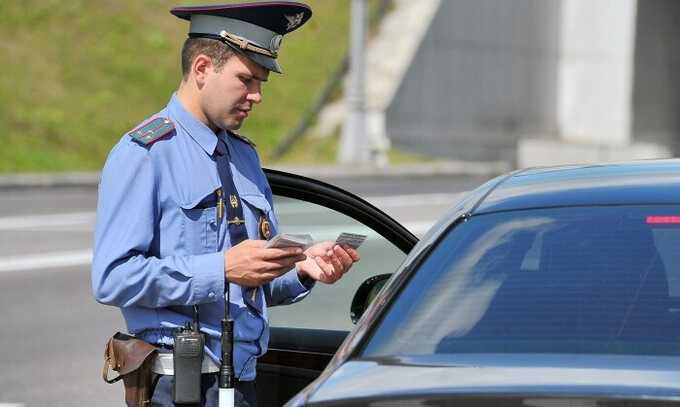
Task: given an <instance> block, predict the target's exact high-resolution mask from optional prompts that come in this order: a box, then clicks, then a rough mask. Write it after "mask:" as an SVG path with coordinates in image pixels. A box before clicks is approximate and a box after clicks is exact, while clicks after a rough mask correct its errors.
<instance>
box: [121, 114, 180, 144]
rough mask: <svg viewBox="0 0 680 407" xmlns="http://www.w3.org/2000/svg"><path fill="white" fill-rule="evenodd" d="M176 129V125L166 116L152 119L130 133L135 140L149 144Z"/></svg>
mask: <svg viewBox="0 0 680 407" xmlns="http://www.w3.org/2000/svg"><path fill="white" fill-rule="evenodd" d="M173 130H175V125H174V124H173V123H172V121H170V119H166V118H165V117H157V118H155V119H153V120H150V121H148V122H146V123H144V124H142V125H141V126H139V127H137V128H136V129H134V130H132V131H131V132H130V133H128V134H129V135H130V136H131V137H132V138H133V139H134V140H136V141H138V142H140V143H142V145H145V146H149V145H151V144H153V143H155V142H156V141H158V140H160V139H161V138H163V137H165V136H167V135H168V134H170V133H171V132H172V131H173Z"/></svg>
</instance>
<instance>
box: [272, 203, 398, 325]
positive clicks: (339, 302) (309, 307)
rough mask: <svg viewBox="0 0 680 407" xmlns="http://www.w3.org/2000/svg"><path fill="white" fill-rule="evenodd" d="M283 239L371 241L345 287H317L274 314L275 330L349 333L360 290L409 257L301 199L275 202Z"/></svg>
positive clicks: (353, 223)
mask: <svg viewBox="0 0 680 407" xmlns="http://www.w3.org/2000/svg"><path fill="white" fill-rule="evenodd" d="M274 205H275V207H276V213H277V217H278V220H279V229H280V231H281V232H282V233H309V234H311V235H312V237H313V238H314V240H315V241H317V242H318V241H322V240H335V239H336V238H337V237H338V235H339V234H340V233H342V232H350V233H358V234H363V235H367V236H368V237H367V238H366V241H364V243H363V244H362V245H361V247H360V248H359V254H360V255H361V260H360V261H359V262H358V263H356V264H355V265H354V266H353V267H352V270H351V271H350V272H349V273H348V274H346V275H345V276H344V277H343V278H342V279H341V280H340V281H338V282H336V283H335V284H332V285H326V284H322V283H317V284H316V286H315V287H314V289H313V290H312V291H311V292H310V294H309V295H308V296H307V298H305V299H304V300H303V301H300V302H298V303H295V304H292V305H287V306H285V307H272V308H270V309H269V316H270V318H269V322H270V325H271V326H272V327H287V328H309V329H332V330H350V329H351V328H352V326H353V325H352V322H351V320H350V316H349V309H350V304H351V302H352V298H353V296H354V293H355V292H356V290H357V288H358V287H359V285H360V284H361V283H362V282H363V281H364V280H365V279H367V278H368V277H371V276H373V275H376V274H383V273H392V272H394V270H396V268H397V266H398V265H399V264H400V263H401V262H402V261H403V260H404V258H405V257H406V254H405V253H403V251H402V250H400V249H399V248H397V247H395V246H394V245H393V244H392V243H391V242H390V241H388V240H387V239H385V238H384V237H382V236H380V235H378V234H377V233H376V232H375V231H374V230H372V229H370V228H368V227H366V226H365V225H363V224H361V223H359V222H358V221H356V220H354V219H352V218H351V217H349V216H346V215H344V214H341V213H339V212H336V211H334V210H332V209H329V208H326V207H323V206H321V205H316V204H313V203H309V202H303V201H300V200H297V199H291V198H284V197H277V196H275V197H274Z"/></svg>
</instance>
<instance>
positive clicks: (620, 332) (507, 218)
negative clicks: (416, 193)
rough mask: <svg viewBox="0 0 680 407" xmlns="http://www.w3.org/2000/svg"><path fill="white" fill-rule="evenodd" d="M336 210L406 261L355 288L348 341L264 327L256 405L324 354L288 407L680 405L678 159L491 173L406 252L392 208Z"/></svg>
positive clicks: (407, 243) (295, 381)
mask: <svg viewBox="0 0 680 407" xmlns="http://www.w3.org/2000/svg"><path fill="white" fill-rule="evenodd" d="M270 180H273V181H274V182H272V187H273V188H274V190H275V191H276V190H279V192H280V193H284V194H286V191H284V190H281V189H280V188H283V187H282V185H283V183H280V185H279V186H277V182H276V174H272V173H270ZM285 184H286V185H290V182H286V183H285ZM322 187H323V186H321V187H319V188H322ZM326 187H327V186H326ZM285 188H288V187H285ZM285 188H283V189H285ZM322 189H323V188H322ZM317 192H318V190H317ZM327 192H328V191H327ZM310 193H312V195H313V194H314V191H309V190H308V191H307V192H300V191H297V192H294V193H293V192H291V191H288V195H290V196H292V195H296V194H297V195H298V196H301V194H302V195H305V196H307V197H308V198H309V196H310V195H309V194H310ZM322 195H323V196H324V197H325V198H323V199H322V198H318V197H317V198H318V199H319V200H320V201H324V202H327V203H329V205H328V206H329V207H330V206H335V204H337V202H335V203H334V204H333V205H330V203H332V202H333V199H332V198H330V199H329V198H328V196H332V195H333V193H332V191H331V193H330V194H328V193H323V194H319V196H322ZM337 196H339V195H337ZM314 199H316V198H312V199H310V200H314ZM339 201H343V202H344V198H343V199H342V200H340V199H339ZM345 204H347V202H344V203H341V205H340V206H341V207H343V208H341V209H339V210H340V211H341V212H344V213H346V214H348V215H350V216H351V217H354V218H357V219H359V218H361V219H360V221H361V222H363V223H366V224H367V225H369V226H370V227H371V228H373V229H374V230H376V231H377V232H378V233H379V234H381V235H382V236H383V237H384V238H385V239H386V240H388V241H391V242H393V243H394V245H395V247H396V248H397V249H398V250H401V251H403V252H408V256H407V257H405V258H403V260H402V258H399V259H398V261H399V262H400V263H401V264H400V265H398V267H395V269H396V272H395V273H394V274H392V275H391V276H390V275H374V276H371V277H370V278H369V279H368V280H367V281H366V282H365V283H364V284H363V285H361V286H359V288H358V290H357V293H356V295H355V298H354V302H353V303H352V305H351V313H352V315H353V317H354V318H355V319H358V318H359V317H360V316H361V315H362V314H363V316H361V318H360V320H359V322H358V324H357V326H356V327H355V329H354V330H353V331H352V332H351V334H350V335H349V336H347V337H346V331H344V330H333V329H317V328H313V327H304V326H303V327H297V328H294V327H277V326H276V324H275V323H273V328H272V337H271V344H270V348H271V350H270V352H269V353H268V354H267V355H266V356H265V357H264V358H262V359H261V360H260V363H259V365H258V369H259V372H258V375H259V376H258V392H259V393H260V397H261V400H262V401H263V403H265V404H269V403H271V404H275V403H276V402H281V401H282V399H283V398H284V397H286V396H287V395H288V393H290V392H291V391H293V390H294V389H298V388H300V387H301V386H303V385H305V384H306V383H308V382H309V381H311V380H313V379H314V378H315V377H316V376H318V375H319V372H320V370H321V369H322V368H323V367H324V366H325V365H326V363H327V362H328V360H329V359H330V355H331V354H334V356H333V358H332V360H330V363H328V365H327V366H326V368H325V370H323V373H321V375H320V376H319V377H318V378H316V379H315V380H314V381H313V382H312V383H311V384H309V385H308V386H307V387H306V388H305V389H304V390H303V391H302V392H300V393H299V394H297V395H296V396H295V397H294V398H293V399H292V400H290V402H289V403H288V405H289V406H302V405H309V406H322V405H323V406H336V405H338V406H339V405H343V406H369V405H371V406H382V405H399V406H426V405H427V406H443V405H447V406H448V405H451V406H459V405H461V406H462V405H465V406H567V405H568V406H596V405H597V406H600V405H602V406H648V405H650V406H651V405H676V404H677V405H680V161H678V160H663V161H640V162H632V163H623V164H607V165H589V166H566V167H555V168H541V169H529V170H523V171H517V172H514V173H511V174H509V175H506V176H502V177H498V178H496V179H493V180H491V181H489V182H487V183H485V184H484V185H482V186H481V187H479V188H478V189H476V190H475V191H473V192H472V193H470V194H468V195H467V196H466V197H465V198H464V199H462V200H461V201H460V202H459V203H458V204H456V205H455V207H454V208H452V209H451V210H450V212H449V213H448V214H447V215H446V216H445V217H444V218H443V219H442V220H441V221H440V222H439V223H438V224H436V225H435V226H434V227H433V228H432V229H430V231H429V232H428V233H427V235H426V236H425V237H424V238H423V239H422V240H421V241H420V242H419V243H418V244H417V245H416V246H415V247H413V245H414V244H415V243H416V241H417V239H415V237H414V236H413V235H410V234H409V233H408V231H406V230H404V229H403V228H401V226H400V225H398V224H397V223H396V222H394V221H392V220H391V219H390V218H389V217H382V215H376V214H375V213H373V212H372V210H373V209H374V208H370V206H362V205H365V203H362V202H361V201H360V200H358V201H356V202H355V203H354V204H347V206H343V205H345ZM353 205H357V206H356V207H354V206H353ZM385 261H386V262H389V261H391V258H388V257H385ZM383 285H384V286H383ZM305 301H307V300H305ZM305 301H303V302H302V303H304V302H305ZM369 304H370V305H369ZM348 308H349V307H348ZM343 312H345V313H349V312H350V310H349V309H346V310H343ZM340 342H342V344H341V345H340V346H339V348H337V347H338V345H339V344H340ZM336 349H337V351H336Z"/></svg>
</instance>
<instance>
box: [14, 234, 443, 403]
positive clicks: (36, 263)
mask: <svg viewBox="0 0 680 407" xmlns="http://www.w3.org/2000/svg"><path fill="white" fill-rule="evenodd" d="M432 225H433V222H432V221H423V222H409V223H406V224H404V226H405V227H406V228H407V229H408V230H410V231H411V232H412V233H414V234H416V235H419V236H422V234H423V233H425V232H426V231H427V230H428V229H429V228H430V227H431V226H432ZM348 231H349V232H354V233H362V234H366V235H368V236H369V238H372V239H377V238H379V237H378V234H377V233H376V232H375V231H373V230H372V229H369V228H367V227H365V226H363V225H359V224H354V225H351V224H350V225H347V226H342V225H333V226H332V227H325V228H324V227H316V228H310V227H308V226H294V227H287V228H285V232H286V233H310V234H311V235H312V237H314V239H315V240H316V241H322V240H334V239H335V238H336V237H338V235H339V234H340V233H342V232H348ZM380 239H382V237H380ZM386 244H387V243H386ZM90 264H92V249H86V250H72V251H60V252H51V253H42V254H33V253H27V254H24V255H21V256H4V257H0V273H10V272H15V271H26V270H48V269H54V268H64V267H76V266H89V265H90ZM0 407H4V406H2V405H1V404H0Z"/></svg>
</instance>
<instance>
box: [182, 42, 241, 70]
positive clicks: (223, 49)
mask: <svg viewBox="0 0 680 407" xmlns="http://www.w3.org/2000/svg"><path fill="white" fill-rule="evenodd" d="M199 54H204V55H207V56H209V57H210V59H212V63H213V65H215V69H217V70H219V69H220V68H222V66H223V65H224V64H225V63H226V62H227V60H228V59H229V58H231V57H232V56H233V55H234V51H233V50H232V49H231V48H229V46H228V45H226V44H223V43H222V42H220V41H218V40H213V39H211V38H187V39H186V41H184V46H183V47H182V76H183V77H184V78H186V77H187V75H189V70H190V69H191V64H192V63H193V62H194V59H195V58H196V57H197V56H198V55H199Z"/></svg>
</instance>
